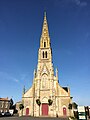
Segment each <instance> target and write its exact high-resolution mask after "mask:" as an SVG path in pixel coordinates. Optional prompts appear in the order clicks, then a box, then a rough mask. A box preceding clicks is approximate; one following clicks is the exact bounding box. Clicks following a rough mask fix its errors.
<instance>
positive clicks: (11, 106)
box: [10, 98, 14, 109]
mask: <svg viewBox="0 0 90 120" xmlns="http://www.w3.org/2000/svg"><path fill="white" fill-rule="evenodd" d="M13 103H14V102H13V99H12V98H11V99H10V109H12V108H13Z"/></svg>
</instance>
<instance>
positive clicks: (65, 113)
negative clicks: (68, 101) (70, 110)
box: [63, 107, 67, 116]
mask: <svg viewBox="0 0 90 120" xmlns="http://www.w3.org/2000/svg"><path fill="white" fill-rule="evenodd" d="M63 115H64V116H66V115H67V112H66V108H65V107H63Z"/></svg>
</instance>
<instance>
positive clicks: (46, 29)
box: [42, 12, 49, 37]
mask: <svg viewBox="0 0 90 120" xmlns="http://www.w3.org/2000/svg"><path fill="white" fill-rule="evenodd" d="M42 36H43V37H49V32H48V24H47V18H46V12H44V22H43V28H42Z"/></svg>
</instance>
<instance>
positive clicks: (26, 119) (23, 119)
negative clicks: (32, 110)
mask: <svg viewBox="0 0 90 120" xmlns="http://www.w3.org/2000/svg"><path fill="white" fill-rule="evenodd" d="M0 120H68V118H60V117H58V118H55V117H54V118H53V117H52V118H51V117H16V116H11V117H0Z"/></svg>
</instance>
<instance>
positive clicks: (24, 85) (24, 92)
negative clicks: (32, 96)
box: [23, 85, 25, 94]
mask: <svg viewBox="0 0 90 120" xmlns="http://www.w3.org/2000/svg"><path fill="white" fill-rule="evenodd" d="M23 94H25V85H24V87H23Z"/></svg>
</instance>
